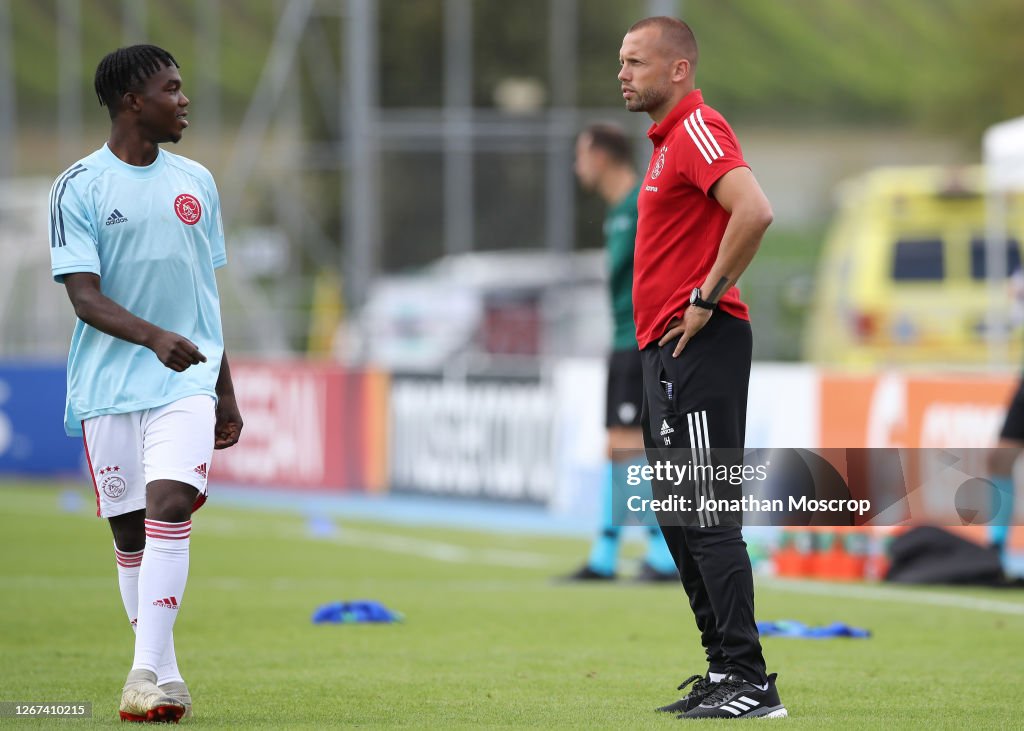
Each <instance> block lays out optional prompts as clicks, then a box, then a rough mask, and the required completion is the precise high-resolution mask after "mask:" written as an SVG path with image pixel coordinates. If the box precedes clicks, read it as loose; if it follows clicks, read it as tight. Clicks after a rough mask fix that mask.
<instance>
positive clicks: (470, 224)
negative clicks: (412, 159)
mask: <svg viewBox="0 0 1024 731" xmlns="http://www.w3.org/2000/svg"><path fill="white" fill-rule="evenodd" d="M441 133H442V135H443V138H444V252H445V254H464V253H466V252H468V251H472V249H473V228H474V223H475V218H476V216H475V215H474V206H473V6H472V3H471V0H445V3H444V117H443V119H442V122H441Z"/></svg>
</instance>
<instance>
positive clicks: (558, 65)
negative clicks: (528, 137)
mask: <svg viewBox="0 0 1024 731" xmlns="http://www.w3.org/2000/svg"><path fill="white" fill-rule="evenodd" d="M549 7H550V10H551V16H550V20H549V27H550V32H549V33H548V39H549V41H548V59H549V63H550V66H549V68H548V78H549V79H550V80H551V81H550V88H551V109H550V110H549V112H548V123H547V127H548V133H547V155H546V156H545V169H544V177H545V183H546V185H545V187H546V189H547V211H546V214H545V216H544V238H545V241H546V244H547V248H548V249H550V250H552V251H559V252H568V251H571V250H572V249H573V240H574V238H575V237H574V235H573V232H574V230H575V227H576V181H575V180H574V179H573V172H572V161H573V146H572V140H573V139H574V138H575V133H576V129H575V127H576V80H577V79H576V77H577V73H576V55H577V53H576V50H577V49H576V46H577V35H578V34H577V24H578V23H577V21H578V17H579V7H578V2H577V0H551V4H550V6H549Z"/></svg>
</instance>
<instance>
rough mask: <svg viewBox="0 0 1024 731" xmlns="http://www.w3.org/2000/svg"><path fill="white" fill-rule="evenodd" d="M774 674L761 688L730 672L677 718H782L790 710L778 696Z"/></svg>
mask: <svg viewBox="0 0 1024 731" xmlns="http://www.w3.org/2000/svg"><path fill="white" fill-rule="evenodd" d="M775 675H776V674H775V673H772V674H771V675H769V676H768V689H767V690H761V689H760V688H758V687H757V686H756V685H754V684H753V683H748V682H747V681H745V680H744V679H743V678H741V677H740V676H739V675H736V674H735V673H730V674H729V675H726V676H725V678H723V679H722V682H721V683H715V685H714V686H713V688H712V690H711V692H710V693H708V695H707V696H706V697H705V698H704V700H702V701H701V702H700V705H698V706H697V707H696V708H693V709H691V710H689V711H687V712H686V713H684V714H682V715H680V716H677V718H785V717H786V716H788V715H789V712H788V711H786V707H785V706H784V705H782V701H781V700H779V691H777V690H776V689H775Z"/></svg>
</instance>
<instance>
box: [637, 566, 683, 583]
mask: <svg viewBox="0 0 1024 731" xmlns="http://www.w3.org/2000/svg"><path fill="white" fill-rule="evenodd" d="M633 581H635V582H637V583H639V584H661V583H664V582H667V581H670V582H672V583H673V584H674V583H676V582H678V581H679V572H678V571H676V570H675V569H672V570H671V571H658V569H656V568H654V567H653V566H651V565H650V564H649V563H647V562H646V561H644V562H643V563H642V564H640V570H639V571H637V572H636V576H635V577H634V578H633Z"/></svg>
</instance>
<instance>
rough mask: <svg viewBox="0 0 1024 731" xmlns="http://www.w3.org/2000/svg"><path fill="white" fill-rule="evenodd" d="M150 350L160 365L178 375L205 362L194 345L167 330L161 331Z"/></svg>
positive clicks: (204, 358) (203, 356)
mask: <svg viewBox="0 0 1024 731" xmlns="http://www.w3.org/2000/svg"><path fill="white" fill-rule="evenodd" d="M151 348H152V350H153V352H154V353H156V357H157V358H159V359H160V362H161V363H163V364H164V365H165V366H167V367H168V368H170V369H171V370H172V371H177V372H178V373H181V372H182V371H183V370H185V369H186V368H188V367H189V366H194V365H196V364H197V363H205V362H206V356H205V355H203V354H202V353H200V352H199V348H198V347H196V344H195V343H193V342H192V341H191V340H189V339H188V338H186V337H184V336H183V335H178V334H177V333H172V332H170V331H169V330H163V331H161V333H160V334H159V335H158V336H157V337H156V340H155V341H154V343H153V345H152V346H151Z"/></svg>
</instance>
